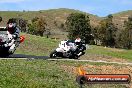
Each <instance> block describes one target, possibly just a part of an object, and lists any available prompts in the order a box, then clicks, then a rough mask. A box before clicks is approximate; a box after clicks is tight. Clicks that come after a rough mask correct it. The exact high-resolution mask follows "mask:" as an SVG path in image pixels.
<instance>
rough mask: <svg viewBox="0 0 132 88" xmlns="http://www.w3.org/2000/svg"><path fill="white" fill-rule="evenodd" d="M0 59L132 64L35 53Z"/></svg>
mask: <svg viewBox="0 0 132 88" xmlns="http://www.w3.org/2000/svg"><path fill="white" fill-rule="evenodd" d="M0 59H43V60H49V61H75V62H95V63H108V64H122V65H132V63H129V62H128V63H126V62H125V63H123V62H108V61H103V60H80V59H67V58H55V59H51V58H50V57H48V56H35V55H24V54H13V55H11V56H9V57H6V58H0Z"/></svg>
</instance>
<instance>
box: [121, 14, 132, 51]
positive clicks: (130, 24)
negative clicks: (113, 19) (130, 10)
mask: <svg viewBox="0 0 132 88" xmlns="http://www.w3.org/2000/svg"><path fill="white" fill-rule="evenodd" d="M124 27H125V28H124V30H122V32H121V35H120V43H121V44H122V46H123V48H127V49H132V16H129V17H128V21H124Z"/></svg>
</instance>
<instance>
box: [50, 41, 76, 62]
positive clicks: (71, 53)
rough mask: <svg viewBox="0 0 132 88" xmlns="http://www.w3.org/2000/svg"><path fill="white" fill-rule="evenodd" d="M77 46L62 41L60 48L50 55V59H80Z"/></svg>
mask: <svg viewBox="0 0 132 88" xmlns="http://www.w3.org/2000/svg"><path fill="white" fill-rule="evenodd" d="M76 49H77V46H76V45H75V44H74V43H68V42H67V41H61V43H60V44H59V47H58V48H57V49H55V50H54V51H53V52H51V53H50V58H56V57H62V58H70V59H78V55H77V54H76V52H75V51H76Z"/></svg>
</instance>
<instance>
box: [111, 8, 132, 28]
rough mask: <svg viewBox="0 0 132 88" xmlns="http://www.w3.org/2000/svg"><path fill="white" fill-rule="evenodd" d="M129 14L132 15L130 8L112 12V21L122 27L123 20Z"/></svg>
mask: <svg viewBox="0 0 132 88" xmlns="http://www.w3.org/2000/svg"><path fill="white" fill-rule="evenodd" d="M129 16H132V10H128V11H123V12H119V13H115V14H113V17H114V19H113V22H114V23H115V24H116V25H117V26H118V27H119V28H120V29H122V28H123V24H124V21H125V20H127V19H128V17H129Z"/></svg>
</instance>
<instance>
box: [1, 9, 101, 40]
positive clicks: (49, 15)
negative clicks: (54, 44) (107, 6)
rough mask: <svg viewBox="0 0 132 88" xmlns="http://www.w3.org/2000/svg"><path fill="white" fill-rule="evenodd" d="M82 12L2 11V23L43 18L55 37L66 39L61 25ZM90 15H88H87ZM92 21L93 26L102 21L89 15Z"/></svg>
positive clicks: (59, 10)
mask: <svg viewBox="0 0 132 88" xmlns="http://www.w3.org/2000/svg"><path fill="white" fill-rule="evenodd" d="M75 12H80V13H84V12H81V11H78V10H73V9H65V8H61V9H51V10H40V11H23V12H20V11H0V16H2V17H3V20H4V21H3V22H2V23H1V25H2V26H5V24H6V22H7V20H8V19H9V18H12V17H19V18H24V19H26V20H28V22H30V20H31V19H33V18H34V17H40V16H43V17H44V18H45V20H46V23H47V24H48V27H49V28H50V29H51V31H52V34H54V35H58V34H59V35H60V36H59V37H62V36H63V37H64V38H66V36H64V35H66V32H64V31H63V30H61V25H62V24H64V23H65V21H66V18H67V16H68V15H69V14H71V13H75ZM87 14H88V13H87ZM88 15H89V17H90V20H91V24H92V25H95V26H96V25H97V24H98V22H99V21H100V18H99V17H98V16H95V15H92V14H88Z"/></svg>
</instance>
